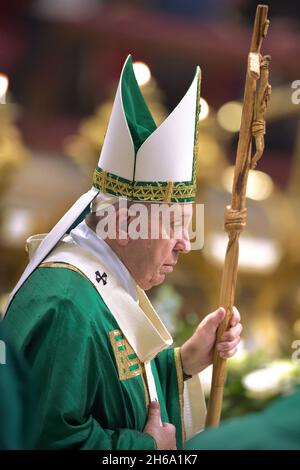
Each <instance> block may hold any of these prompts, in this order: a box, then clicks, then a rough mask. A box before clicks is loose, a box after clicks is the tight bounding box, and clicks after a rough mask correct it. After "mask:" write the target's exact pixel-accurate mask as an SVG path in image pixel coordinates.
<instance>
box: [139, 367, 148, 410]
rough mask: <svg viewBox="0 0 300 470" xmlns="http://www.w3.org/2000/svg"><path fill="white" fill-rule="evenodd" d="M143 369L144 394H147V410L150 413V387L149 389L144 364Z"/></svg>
mask: <svg viewBox="0 0 300 470" xmlns="http://www.w3.org/2000/svg"><path fill="white" fill-rule="evenodd" d="M142 367H143V373H142V375H141V378H142V382H143V386H144V392H145V404H146V410H147V412H148V407H149V405H150V397H149V391H148V387H147V384H146V379H145V376H146V372H145V367H144V364H143V365H142Z"/></svg>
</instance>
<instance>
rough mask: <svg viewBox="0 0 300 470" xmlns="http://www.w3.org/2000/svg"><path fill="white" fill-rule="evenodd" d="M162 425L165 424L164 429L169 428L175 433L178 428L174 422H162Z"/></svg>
mask: <svg viewBox="0 0 300 470" xmlns="http://www.w3.org/2000/svg"><path fill="white" fill-rule="evenodd" d="M162 426H163V428H164V429H166V430H169V431H173V432H174V434H175V432H176V428H175V426H174V425H173V424H171V423H162Z"/></svg>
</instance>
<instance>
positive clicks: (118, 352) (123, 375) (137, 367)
mask: <svg viewBox="0 0 300 470" xmlns="http://www.w3.org/2000/svg"><path fill="white" fill-rule="evenodd" d="M109 337H110V342H111V345H112V348H113V350H114V354H115V359H116V363H117V366H118V372H119V378H120V380H128V379H131V378H132V377H137V376H138V375H142V374H143V369H142V364H141V361H140V360H139V358H138V357H137V355H136V353H135V352H134V350H133V349H132V347H131V346H130V344H129V343H128V341H127V339H126V338H125V336H124V335H123V333H122V331H121V330H113V331H110V332H109Z"/></svg>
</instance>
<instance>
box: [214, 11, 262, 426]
mask: <svg viewBox="0 0 300 470" xmlns="http://www.w3.org/2000/svg"><path fill="white" fill-rule="evenodd" d="M267 16H268V6H266V5H258V6H257V9H256V16H255V23H254V29H253V34H252V41H251V47H250V53H249V56H248V64H247V73H246V82H245V92H244V103H243V111H242V119H241V127H240V133H239V141H238V147H237V154H236V163H235V171H234V180H233V187H232V198H231V205H230V206H227V207H226V210H225V230H226V232H227V233H228V238H229V240H228V245H227V251H226V256H225V262H224V268H223V275H222V283H221V292H220V304H219V305H220V306H223V307H224V308H225V310H226V316H225V318H224V320H223V322H222V323H221V325H220V326H219V328H218V332H217V341H216V344H217V343H218V342H219V340H220V338H221V336H222V335H223V333H224V332H225V331H226V330H227V329H228V326H229V323H230V319H231V315H232V308H233V305H234V298H235V287H236V279H237V268H238V256H239V237H240V233H241V231H242V230H243V228H244V227H245V225H246V216H247V209H246V188H247V180H248V173H249V170H250V169H253V168H254V167H255V166H256V164H257V162H258V160H259V159H260V158H261V156H262V153H263V150H264V134H265V113H266V108H267V105H268V102H269V99H270V94H271V86H270V85H269V82H268V78H269V62H270V56H262V55H261V53H260V49H261V45H262V41H263V38H264V37H265V36H266V34H267V30H268V26H269V20H268V19H267ZM258 80H259V85H258V87H257V82H258ZM253 139H254V143H255V149H256V150H255V153H254V155H253V156H252V140H253ZM225 373H226V359H223V358H221V357H220V356H219V352H218V351H217V349H216V348H215V350H214V359H213V376H212V387H211V392H210V398H209V403H208V412H207V419H206V426H214V427H216V426H218V424H219V421H220V417H221V411H222V401H223V390H224V382H225Z"/></svg>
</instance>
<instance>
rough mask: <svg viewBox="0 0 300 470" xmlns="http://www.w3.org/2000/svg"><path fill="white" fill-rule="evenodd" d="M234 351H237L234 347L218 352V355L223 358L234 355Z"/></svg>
mask: <svg viewBox="0 0 300 470" xmlns="http://www.w3.org/2000/svg"><path fill="white" fill-rule="evenodd" d="M236 352H237V348H234V349H231V350H230V351H224V352H220V356H221V357H222V358H223V359H229V358H230V357H232V356H234V355H235V353H236Z"/></svg>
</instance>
